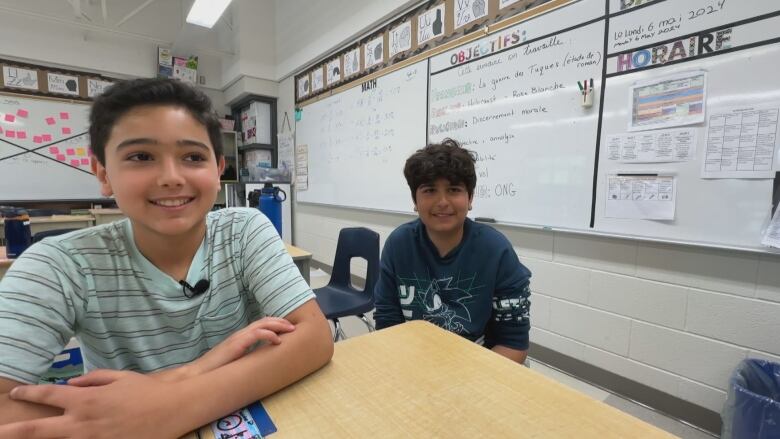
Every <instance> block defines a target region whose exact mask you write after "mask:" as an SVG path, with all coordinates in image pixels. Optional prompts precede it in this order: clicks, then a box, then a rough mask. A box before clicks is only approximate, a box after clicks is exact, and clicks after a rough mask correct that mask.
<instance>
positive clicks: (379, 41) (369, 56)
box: [364, 35, 385, 68]
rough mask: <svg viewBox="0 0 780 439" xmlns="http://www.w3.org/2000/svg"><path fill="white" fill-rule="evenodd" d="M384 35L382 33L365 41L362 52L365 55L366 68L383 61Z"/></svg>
mask: <svg viewBox="0 0 780 439" xmlns="http://www.w3.org/2000/svg"><path fill="white" fill-rule="evenodd" d="M384 41H385V36H384V35H382V36H380V37H377V38H374V39H373V40H371V41H369V42H368V43H366V45H365V46H364V51H365V52H364V53H365V55H366V68H369V67H373V66H375V65H377V64H379V63H381V62H382V61H384V58H385V45H384Z"/></svg>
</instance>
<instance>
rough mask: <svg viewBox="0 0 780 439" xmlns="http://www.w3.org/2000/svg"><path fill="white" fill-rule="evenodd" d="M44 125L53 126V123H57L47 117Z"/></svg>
mask: <svg viewBox="0 0 780 439" xmlns="http://www.w3.org/2000/svg"><path fill="white" fill-rule="evenodd" d="M46 123H47V124H49V125H54V124H55V123H57V121H56V120H54V118H53V117H47V118H46Z"/></svg>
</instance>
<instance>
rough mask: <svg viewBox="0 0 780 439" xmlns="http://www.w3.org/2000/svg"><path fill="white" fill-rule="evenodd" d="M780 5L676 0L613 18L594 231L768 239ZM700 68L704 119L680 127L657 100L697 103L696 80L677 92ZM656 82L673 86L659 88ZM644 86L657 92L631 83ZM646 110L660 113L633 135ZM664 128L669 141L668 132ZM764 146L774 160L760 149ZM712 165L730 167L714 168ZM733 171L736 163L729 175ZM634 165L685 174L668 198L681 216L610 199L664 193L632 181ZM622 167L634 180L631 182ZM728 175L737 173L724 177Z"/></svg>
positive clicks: (721, 240)
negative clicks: (615, 207) (614, 207)
mask: <svg viewBox="0 0 780 439" xmlns="http://www.w3.org/2000/svg"><path fill="white" fill-rule="evenodd" d="M615 3H617V2H615ZM618 9H619V6H618ZM778 9H780V4H778V3H777V2H776V1H774V0H751V1H748V2H745V1H734V0H717V1H715V0H712V1H709V0H688V1H685V2H678V1H669V0H667V1H662V2H657V3H653V4H651V5H648V6H646V7H642V8H637V9H634V10H628V11H626V12H625V13H623V14H621V15H618V16H615V17H614V18H612V19H611V20H610V35H609V48H610V53H609V55H608V58H607V75H606V89H605V96H604V106H603V127H602V130H601V141H600V144H601V148H600V150H601V154H600V155H599V167H598V169H599V173H598V178H597V190H596V204H595V211H594V214H595V230H598V231H603V232H609V233H620V234H628V235H638V236H644V237H655V238H662V239H670V240H680V241H695V242H699V243H708V244H716V245H717V244H719V245H723V246H735V247H741V246H745V247H758V246H759V244H760V242H761V232H762V231H763V230H764V228H765V227H766V226H767V225H768V223H769V221H770V214H771V208H772V186H773V178H774V176H775V172H774V171H775V169H777V163H780V161H779V160H778V157H777V156H776V155H777V153H778V151H777V147H776V143H777V135H778V132H777V128H778V112H780V93H779V91H780V86H778V83H777V74H776V72H777V68H778V59H780V45H779V44H778V43H777V40H778V38H780V16H778ZM654 57H655V59H654ZM664 58H665V59H664ZM654 61H655V62H654ZM661 61H664V63H661ZM699 75H701V76H703V83H702V84H701V85H702V89H701V92H702V93H703V96H702V97H703V98H704V99H702V101H703V103H704V105H703V106H702V107H701V113H700V114H698V116H699V118H700V119H701V122H695V123H692V124H687V125H673V126H672V127H670V128H667V127H665V125H666V124H667V123H671V124H675V123H676V122H675V119H676V118H677V116H670V117H668V119H670V120H668V121H667V120H664V117H663V116H662V114H661V112H656V113H652V111H653V110H652V108H657V109H662V111H666V110H669V109H670V107H672V106H677V108H680V107H685V105H689V106H690V105H693V104H694V103H695V102H697V101H698V100H699V97H697V96H696V94H697V93H699V92H698V91H696V92H694V93H693V94H691V93H689V91H690V90H692V89H693V88H689V87H688V85H691V84H684V85H682V86H681V87H680V88H677V86H676V85H675V83H674V81H677V82H678V84H677V85H680V84H683V83H682V82H680V81H682V80H685V79H686V78H695V77H697V76H699ZM648 86H649V87H648ZM651 87H656V89H658V88H659V87H663V88H664V89H663V92H662V93H657V94H653V93H655V92H654V91H653V90H652V88H651ZM683 87H684V88H683ZM643 89H648V90H650V91H649V93H651V94H650V95H648V96H647V100H644V101H638V102H633V101H632V100H631V96H632V90H643ZM640 93H641V92H640ZM645 102H647V103H645ZM675 102H676V103H675ZM686 110H687V108H686ZM643 111H646V112H648V113H646V114H649V116H647V117H646V118H645V119H643V120H642V121H641V122H640V125H642V126H641V128H642V129H641V130H639V131H631V126H632V124H634V122H635V120H636V118H635V116H636V115H637V114H638V113H641V112H643ZM680 117H684V114H683V115H682V116H680ZM727 118H728V119H729V121H726V119H727ZM692 120H696V119H692ZM727 125H730V126H731V128H728V127H727ZM724 127H725V128H724ZM682 130H684V131H688V132H689V133H690V134H689V136H692V138H691V139H683V140H682V143H683V144H685V147H684V149H683V150H682V151H678V150H677V147H678V146H679V143H680V142H678V139H675V137H674V136H676V135H679V133H680V131H682ZM729 131H731V133H729ZM751 131H752V132H751ZM664 136H666V138H667V139H668V141H667V142H664V141H663V140H662V138H663V137H664ZM724 137H725V139H726V143H727V144H728V143H732V144H733V145H732V149H731V155H732V156H733V157H732V158H733V160H732V159H730V158H729V157H728V154H729V153H728V151H724V145H723V140H724ZM729 137H730V138H731V142H729V140H728V139H729ZM627 143H628V144H629V145H630V146H629V151H631V150H641V149H642V148H644V149H650V150H652V149H653V148H655V149H656V150H657V149H658V148H662V149H663V148H666V151H669V149H671V150H673V151H674V154H673V155H674V156H672V157H670V159H671V160H675V161H664V162H661V163H653V162H651V160H653V159H652V157H646V158H645V159H644V160H639V162H637V159H631V158H630V157H626V156H625V154H623V155H622V156H621V154H620V151H618V148H621V147H622V148H624V149H625V147H626V144H627ZM688 143H690V145H688ZM659 144H663V145H664V146H661V145H659ZM757 144H758V147H757V146H756V145H757ZM761 144H763V146H764V150H763V157H759V156H760V155H761V154H762V152H761V151H760V149H761ZM610 146H611V148H610ZM726 146H727V147H728V145H726ZM726 149H728V148H726ZM629 154H633V153H632V152H629ZM661 154H663V151H661ZM633 155H636V154H633ZM772 155H774V157H772ZM705 164H708V166H709V167H710V168H716V167H717V168H718V170H719V171H721V170H722V172H719V173H718V172H711V173H709V174H710V175H706V174H704V171H703V169H704V166H705ZM729 168H733V169H734V170H733V171H732V172H727V171H728V169H729ZM635 173H639V174H649V175H651V176H652V175H653V174H659V175H661V176H670V177H673V178H674V179H675V180H676V181H675V183H676V188H669V189H670V190H672V189H674V193H670V194H669V197H675V198H676V200H674V204H675V209H676V211H675V212H674V217H673V219H671V220H665V219H644V218H636V219H626V218H615V217H614V216H616V215H614V213H613V212H610V205H609V204H610V203H611V201H610V200H611V199H613V198H616V199H619V198H620V197H621V196H622V197H653V196H658V195H657V194H656V193H655V191H654V190H650V191H648V192H649V193H648V194H643V193H641V192H642V191H643V190H644V189H643V188H641V187H640V188H634V189H632V188H630V187H628V185H626V181H629V182H630V181H631V180H632V179H631V178H630V175H631V174H635ZM618 174H622V175H626V176H629V178H628V179H623V180H622V181H621V180H620V179H618V178H616V176H617V175H618ZM718 174H720V176H722V175H729V177H730V178H719V175H718ZM733 177H736V178H733ZM610 180H611V181H612V183H613V184H612V187H611V188H610V187H609V183H610ZM621 182H622V183H623V187H622V188H621V187H620V183H621ZM650 188H653V185H652V184H651V185H650ZM645 189H646V188H645ZM662 203H663V202H662V201H660V202H659V204H662ZM615 204H619V203H615ZM618 216H619V215H618ZM629 216H630V215H629ZM644 216H646V215H644Z"/></svg>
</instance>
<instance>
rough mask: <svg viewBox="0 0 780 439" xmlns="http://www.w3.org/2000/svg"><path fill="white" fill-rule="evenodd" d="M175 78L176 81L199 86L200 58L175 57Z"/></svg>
mask: <svg viewBox="0 0 780 439" xmlns="http://www.w3.org/2000/svg"><path fill="white" fill-rule="evenodd" d="M173 77H174V78H175V79H179V80H182V81H184V82H189V83H190V84H197V82H198V57H197V56H191V57H189V58H179V57H173Z"/></svg>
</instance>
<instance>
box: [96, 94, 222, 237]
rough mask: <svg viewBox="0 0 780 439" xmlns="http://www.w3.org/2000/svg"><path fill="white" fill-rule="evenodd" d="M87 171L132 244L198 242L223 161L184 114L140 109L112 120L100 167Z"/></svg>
mask: <svg viewBox="0 0 780 439" xmlns="http://www.w3.org/2000/svg"><path fill="white" fill-rule="evenodd" d="M92 166H93V170H94V171H95V175H97V178H98V180H99V181H100V186H101V193H102V194H103V195H104V196H110V195H113V196H114V197H115V198H116V202H117V205H118V206H119V208H120V209H121V210H122V212H123V213H124V214H125V215H127V216H128V217H129V218H130V219H131V220H132V222H133V229H134V231H135V232H136V234H137V236H136V240H137V241H138V240H143V239H160V238H162V239H165V237H173V236H176V237H182V236H185V235H186V234H188V233H192V234H195V235H199V239H202V236H203V233H205V218H206V214H207V213H208V212H209V211H210V210H211V208H212V207H213V205H214V201H215V200H216V197H217V193H218V192H219V190H220V184H219V176H220V175H221V174H222V171H223V169H224V167H225V160H224V158H220V159H219V161H218V160H217V159H216V156H215V154H214V148H213V146H212V144H211V140H210V139H209V135H208V132H207V130H206V127H205V126H204V125H203V124H201V123H200V122H198V121H197V120H196V119H195V118H194V117H192V115H191V114H190V112H189V111H188V110H186V109H185V108H183V107H177V106H170V105H145V106H140V107H135V108H132V109H131V110H130V111H128V112H127V113H126V114H124V115H123V116H122V117H120V118H119V119H118V120H117V122H116V124H115V125H114V127H113V129H112V130H111V134H110V136H109V138H108V141H107V142H106V147H105V166H103V165H101V164H100V163H98V162H97V160H95V159H93V165H92ZM193 238H195V236H194V235H193Z"/></svg>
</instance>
